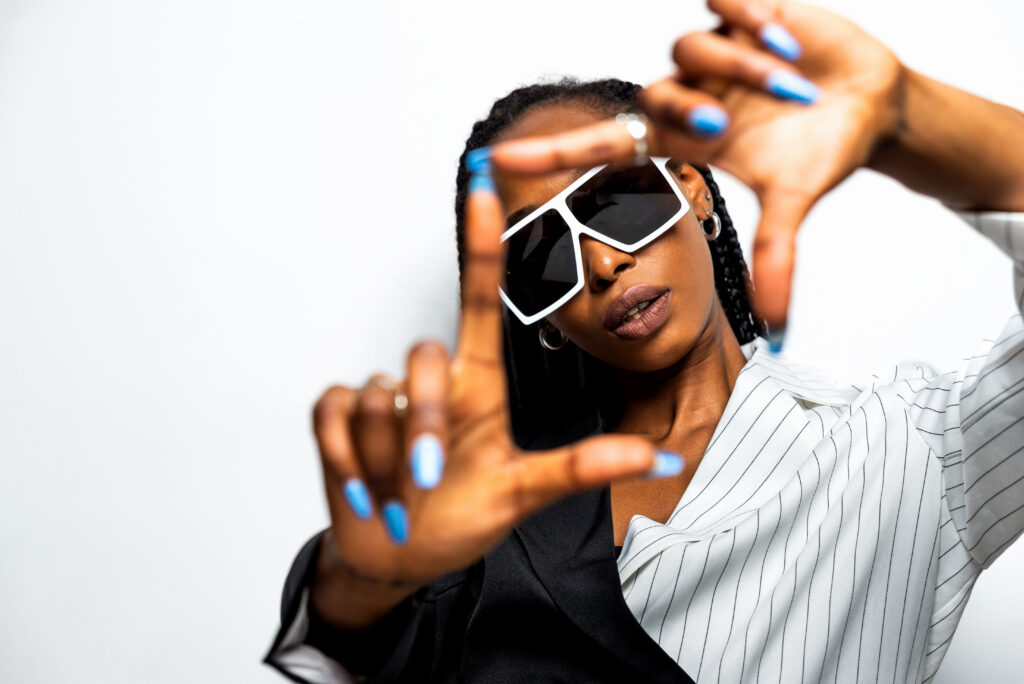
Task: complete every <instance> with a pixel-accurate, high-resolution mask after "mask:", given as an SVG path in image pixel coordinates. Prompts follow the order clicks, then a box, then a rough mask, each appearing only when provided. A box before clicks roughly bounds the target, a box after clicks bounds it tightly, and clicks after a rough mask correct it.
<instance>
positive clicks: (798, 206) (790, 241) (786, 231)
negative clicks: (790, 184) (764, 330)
mask: <svg viewBox="0 0 1024 684" xmlns="http://www.w3.org/2000/svg"><path fill="white" fill-rule="evenodd" d="M758 199H759V200H760V202H761V220H760V222H759V223H758V226H757V233H756V234H755V235H754V251H753V255H752V259H751V263H752V268H753V274H752V276H751V280H752V282H753V285H754V293H753V294H754V296H753V298H752V304H753V307H754V313H755V315H756V316H757V317H758V318H760V319H763V320H764V321H765V322H766V323H767V324H768V340H769V342H770V343H771V349H772V351H779V349H781V348H782V341H783V338H784V336H785V333H786V322H787V320H788V318H789V299H790V294H791V291H792V287H793V270H794V267H795V265H796V233H797V230H799V229H800V224H801V223H802V222H803V220H804V218H805V217H806V216H807V212H808V211H809V210H810V208H811V204H812V203H813V202H812V201H810V200H809V199H808V198H807V197H806V196H804V195H795V194H791V193H782V192H773V193H770V194H765V195H763V196H760V197H759V198H758Z"/></svg>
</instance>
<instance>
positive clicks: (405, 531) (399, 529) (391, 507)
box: [381, 501, 409, 544]
mask: <svg viewBox="0 0 1024 684" xmlns="http://www.w3.org/2000/svg"><path fill="white" fill-rule="evenodd" d="M381 511H382V513H383V514H384V524H385V525H386V526H387V528H388V534H390V535H391V539H392V541H394V542H395V543H396V544H404V543H405V542H406V541H407V540H408V539H409V518H408V516H407V515H406V514H405V506H403V505H402V504H401V502H398V501H388V502H387V503H386V504H384V508H383V509H381Z"/></svg>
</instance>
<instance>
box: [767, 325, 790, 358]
mask: <svg viewBox="0 0 1024 684" xmlns="http://www.w3.org/2000/svg"><path fill="white" fill-rule="evenodd" d="M765 338H766V339H767V340H768V351H770V352H771V353H772V354H778V353H779V352H780V351H782V343H783V341H785V339H786V328H785V327H781V328H776V329H774V330H773V329H771V328H770V327H769V329H768V330H767V332H766V333H765Z"/></svg>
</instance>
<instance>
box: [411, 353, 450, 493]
mask: <svg viewBox="0 0 1024 684" xmlns="http://www.w3.org/2000/svg"><path fill="white" fill-rule="evenodd" d="M406 367H407V369H408V372H407V375H406V395H407V397H408V399H409V406H408V408H407V409H406V411H407V414H406V415H407V419H406V420H407V422H406V437H405V439H406V453H408V454H409V455H410V464H411V467H412V479H413V482H415V483H416V485H417V486H418V487H420V488H422V489H432V488H434V487H436V486H437V485H438V484H439V483H440V482H441V474H442V472H443V471H444V455H445V452H446V449H447V445H448V421H447V419H446V418H447V416H446V413H445V401H446V398H447V396H448V354H447V352H446V351H445V349H444V346H443V345H442V344H440V343H438V342H420V343H419V344H417V345H416V346H414V347H413V348H412V349H411V350H410V351H409V356H408V360H407V363H406Z"/></svg>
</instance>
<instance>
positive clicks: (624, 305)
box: [604, 285, 668, 332]
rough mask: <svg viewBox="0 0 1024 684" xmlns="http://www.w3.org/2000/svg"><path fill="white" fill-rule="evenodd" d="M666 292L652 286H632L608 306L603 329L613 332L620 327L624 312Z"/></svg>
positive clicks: (665, 289)
mask: <svg viewBox="0 0 1024 684" xmlns="http://www.w3.org/2000/svg"><path fill="white" fill-rule="evenodd" d="M666 292H668V288H667V287H654V286H653V285H634V286H633V287H630V288H628V289H627V290H626V291H625V292H623V293H622V294H620V295H619V296H618V297H616V298H615V299H614V300H613V301H612V303H611V304H609V305H608V309H607V310H606V311H605V314H604V327H605V328H606V329H607V330H611V331H613V332H614V331H615V330H616V329H617V328H619V327H621V324H622V319H623V318H625V316H626V312H628V311H629V310H630V309H632V308H633V307H634V306H636V305H638V304H640V303H641V302H647V301H650V300H653V299H657V298H658V297H660V296H661V295H663V294H665V293H666ZM666 302H667V300H666ZM652 306H653V305H652ZM647 308H648V309H649V308H651V307H647ZM645 311H646V309H645Z"/></svg>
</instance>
